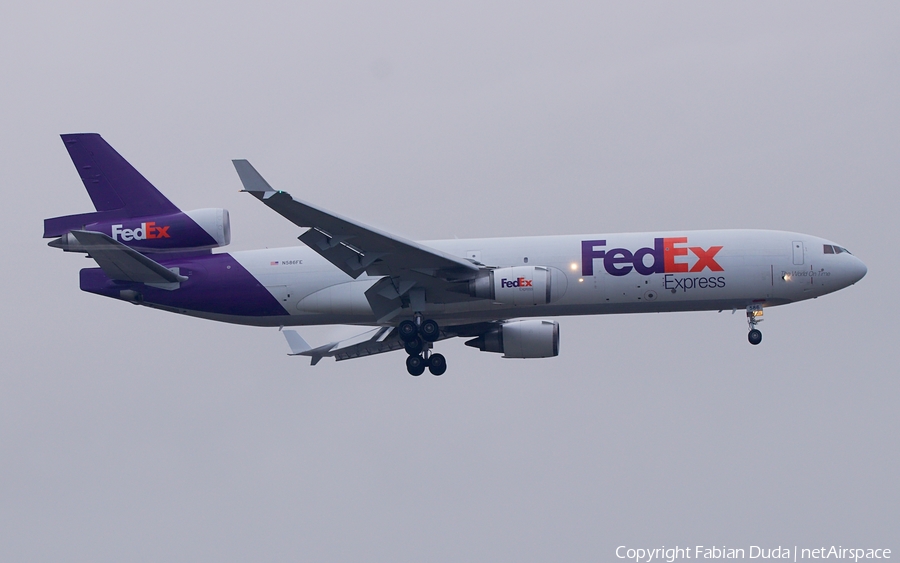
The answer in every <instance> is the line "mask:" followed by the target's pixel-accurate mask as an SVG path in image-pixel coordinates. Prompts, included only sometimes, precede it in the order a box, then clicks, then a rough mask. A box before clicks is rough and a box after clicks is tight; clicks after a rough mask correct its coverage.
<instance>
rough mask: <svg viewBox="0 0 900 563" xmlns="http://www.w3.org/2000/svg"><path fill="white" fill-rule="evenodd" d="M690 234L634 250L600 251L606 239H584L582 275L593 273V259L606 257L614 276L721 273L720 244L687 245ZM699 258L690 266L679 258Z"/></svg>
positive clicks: (659, 240)
mask: <svg viewBox="0 0 900 563" xmlns="http://www.w3.org/2000/svg"><path fill="white" fill-rule="evenodd" d="M687 243H688V239H687V237H668V238H655V239H653V246H652V247H644V248H639V249H637V250H636V251H634V252H632V251H631V250H628V249H627V248H612V249H609V250H600V249H599V248H598V247H602V246H606V241H605V240H583V241H581V275H583V276H593V275H594V260H600V259H602V260H603V268H604V269H605V270H606V272H607V273H608V274H609V275H611V276H625V275H628V274H629V273H631V271H632V270H634V271H636V272H637V273H639V274H641V275H643V276H649V275H651V274H675V273H679V272H688V271H690V272H702V271H703V270H705V269H709V270H710V271H712V272H722V271H724V269H723V268H722V266H720V265H719V263H718V262H716V254H718V253H719V251H720V250H722V247H721V246H710V247H709V248H703V247H700V246H681V245H687ZM689 251H690V254H692V255H694V256H695V257H696V261H695V262H694V263H693V265H691V266H690V269H689V268H688V262H682V261H680V259H681V257H685V258H687V257H688V252H689Z"/></svg>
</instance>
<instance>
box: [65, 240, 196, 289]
mask: <svg viewBox="0 0 900 563" xmlns="http://www.w3.org/2000/svg"><path fill="white" fill-rule="evenodd" d="M72 235H73V236H74V237H75V238H76V239H77V240H78V242H79V243H81V245H82V246H84V248H85V250H87V252H88V254H89V255H90V256H91V258H93V259H94V260H96V261H97V265H99V266H100V268H101V269H103V273H104V274H106V275H107V277H109V278H110V279H113V280H120V281H131V282H140V283H159V284H165V283H178V282H183V281H185V280H187V278H186V277H184V276H182V275H180V274H176V273H175V272H173V271H172V270H169V269H168V268H166V267H165V266H163V265H162V264H160V263H159V262H155V261H154V260H151V259H150V258H147V257H146V256H144V255H143V254H141V253H140V252H138V251H136V250H134V249H133V248H129V247H128V246H125V245H124V244H122V243H121V242H118V241H116V240H113V239H112V238H110V237H109V236H107V235H105V234H103V233H96V232H93V231H72Z"/></svg>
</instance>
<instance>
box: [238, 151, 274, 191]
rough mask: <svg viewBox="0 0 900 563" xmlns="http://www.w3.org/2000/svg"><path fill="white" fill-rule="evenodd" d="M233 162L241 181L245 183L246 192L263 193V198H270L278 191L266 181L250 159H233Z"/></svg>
mask: <svg viewBox="0 0 900 563" xmlns="http://www.w3.org/2000/svg"><path fill="white" fill-rule="evenodd" d="M231 163H232V164H234V169H235V170H237V173H238V176H239V177H240V179H241V183H242V184H244V190H243V191H245V192H250V193H262V194H263V199H268V198H269V197H271V196H272V195H273V194H275V193H276V191H275V190H274V189H272V186H270V185H269V183H268V182H266V179H265V178H263V177H262V175H261V174H260V173H259V172H257V171H256V168H253V165H252V164H250V161H247V160H243V159H240V160H232V161H231Z"/></svg>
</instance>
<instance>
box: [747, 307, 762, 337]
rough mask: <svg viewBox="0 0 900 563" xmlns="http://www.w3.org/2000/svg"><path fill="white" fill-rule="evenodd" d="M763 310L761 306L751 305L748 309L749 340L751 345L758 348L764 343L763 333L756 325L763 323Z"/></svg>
mask: <svg viewBox="0 0 900 563" xmlns="http://www.w3.org/2000/svg"><path fill="white" fill-rule="evenodd" d="M762 316H763V309H762V306H760V305H750V306H748V307H747V324H748V325H749V326H750V332H749V333H748V334H747V340H748V341H750V344H753V345H754V346H756V345H757V344H759V343H760V342H762V332H761V331H760V330H759V329H758V328H756V325H757V324H759V323H761V322H763V320H764V319H763V318H762Z"/></svg>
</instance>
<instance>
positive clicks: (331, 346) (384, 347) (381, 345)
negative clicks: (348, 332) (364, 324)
mask: <svg viewBox="0 0 900 563" xmlns="http://www.w3.org/2000/svg"><path fill="white" fill-rule="evenodd" d="M283 333H284V338H285V340H287V342H288V346H290V348H291V354H289V355H291V356H308V357H309V358H311V360H312V361H311V362H310V363H311V364H312V365H316V364H317V363H319V360H321V359H322V358H325V357H329V358H334V359H335V360H337V361H341V360H349V359H352V358H361V357H363V356H371V355H373V354H381V353H384V352H392V351H394V350H400V349H401V348H403V342H402V341H401V340H400V338H399V337H398V336H397V331H396V330H394V329H393V328H391V327H380V328H375V329H372V330H370V331H367V332H364V333H362V334H358V335H356V336H353V337H351V338H348V339H346V340H342V341H339V342H330V343H328V344H325V345H323V346H319V347H317V348H313V347H311V346H310V345H309V344H307V342H306V340H304V339H303V337H301V336H300V335H299V334H298V333H297V331H295V330H285V331H283ZM369 335H371V336H369ZM366 336H369V337H368V338H365V337H366ZM361 338H365V339H364V340H362V341H360V339H361ZM342 344H343V345H342Z"/></svg>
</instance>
